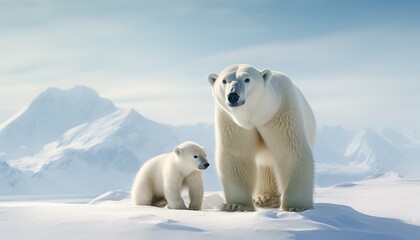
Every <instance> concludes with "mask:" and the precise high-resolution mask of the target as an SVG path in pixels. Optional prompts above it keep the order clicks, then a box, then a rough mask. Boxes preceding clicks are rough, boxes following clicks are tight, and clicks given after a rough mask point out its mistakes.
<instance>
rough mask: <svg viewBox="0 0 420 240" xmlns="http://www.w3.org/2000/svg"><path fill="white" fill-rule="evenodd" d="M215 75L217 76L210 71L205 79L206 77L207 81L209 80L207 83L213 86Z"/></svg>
mask: <svg viewBox="0 0 420 240" xmlns="http://www.w3.org/2000/svg"><path fill="white" fill-rule="evenodd" d="M217 77H218V76H217V74H215V73H210V74H209V76H208V77H207V79H208V81H209V83H210V85H211V86H212V87H213V85H214V83H215V82H216V80H217Z"/></svg>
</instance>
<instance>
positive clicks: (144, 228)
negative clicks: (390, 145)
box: [0, 173, 420, 240]
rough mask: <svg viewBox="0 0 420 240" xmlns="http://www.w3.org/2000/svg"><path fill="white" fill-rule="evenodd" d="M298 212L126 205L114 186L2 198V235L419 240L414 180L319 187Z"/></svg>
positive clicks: (387, 178)
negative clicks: (76, 198) (72, 198)
mask: <svg viewBox="0 0 420 240" xmlns="http://www.w3.org/2000/svg"><path fill="white" fill-rule="evenodd" d="M315 192H316V193H315V201H316V207H315V209H313V210H309V211H306V212H302V213H291V212H278V211H276V210H275V209H258V211H257V212H248V213H226V212H218V211H217V210H216V207H217V206H218V205H219V204H220V203H222V202H223V198H222V197H221V196H222V193H220V192H207V193H206V195H205V199H204V206H203V208H204V209H203V211H182V210H170V209H164V208H155V207H138V206H133V205H131V203H130V201H129V193H128V192H125V191H113V192H108V193H106V194H103V195H102V196H99V197H98V198H96V199H94V200H92V201H91V202H90V203H84V204H81V203H56V202H51V201H3V202H0V235H1V239H2V240H12V239H13V240H20V239H31V240H33V239H63V240H65V239H72V240H74V239H101V240H106V239H119V240H124V239H136V240H138V239H241V240H244V239H253V240H254V239H312V240H316V239H322V240H325V239H340V240H341V239H365V240H366V239H372V240H373V239H374V240H377V239H381V240H383V239H413V240H414V239H420V207H419V202H420V179H419V178H403V177H399V176H398V175H397V174H393V173H390V174H385V175H383V176H377V177H376V178H372V179H367V180H363V181H359V182H353V183H342V184H338V185H336V186H332V187H326V188H317V189H316V191H315Z"/></svg>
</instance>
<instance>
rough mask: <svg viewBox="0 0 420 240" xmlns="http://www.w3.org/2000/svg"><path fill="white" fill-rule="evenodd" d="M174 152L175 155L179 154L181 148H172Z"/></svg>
mask: <svg viewBox="0 0 420 240" xmlns="http://www.w3.org/2000/svg"><path fill="white" fill-rule="evenodd" d="M174 153H175V154H176V155H179V154H181V148H179V147H176V148H175V149H174Z"/></svg>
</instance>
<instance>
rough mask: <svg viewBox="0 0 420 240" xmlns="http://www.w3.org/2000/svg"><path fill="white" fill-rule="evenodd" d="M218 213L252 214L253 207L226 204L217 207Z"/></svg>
mask: <svg viewBox="0 0 420 240" xmlns="http://www.w3.org/2000/svg"><path fill="white" fill-rule="evenodd" d="M219 211H224V212H253V211H255V207H254V206H245V205H241V204H236V203H226V204H222V205H220V206H219Z"/></svg>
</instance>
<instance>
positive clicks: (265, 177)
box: [253, 166, 280, 208]
mask: <svg viewBox="0 0 420 240" xmlns="http://www.w3.org/2000/svg"><path fill="white" fill-rule="evenodd" d="M253 200H254V203H255V205H256V206H257V207H261V208H279V207H280V195H279V194H278V188H277V184H276V177H275V173H274V172H273V169H272V168H271V167H270V166H258V173H257V189H256V191H255V193H254V196H253Z"/></svg>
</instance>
